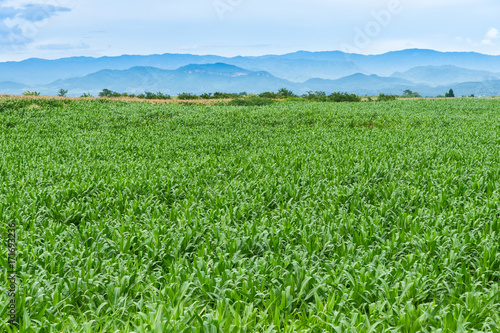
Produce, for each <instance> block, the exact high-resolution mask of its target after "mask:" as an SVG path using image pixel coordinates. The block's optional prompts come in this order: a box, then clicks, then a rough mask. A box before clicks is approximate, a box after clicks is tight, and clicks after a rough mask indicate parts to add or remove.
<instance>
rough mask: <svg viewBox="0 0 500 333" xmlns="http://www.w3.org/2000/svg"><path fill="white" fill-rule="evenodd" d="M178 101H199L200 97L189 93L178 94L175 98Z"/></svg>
mask: <svg viewBox="0 0 500 333" xmlns="http://www.w3.org/2000/svg"><path fill="white" fill-rule="evenodd" d="M177 98H178V99H183V100H186V99H199V98H200V97H199V96H198V95H195V94H190V93H182V94H179V95H178V96H177Z"/></svg>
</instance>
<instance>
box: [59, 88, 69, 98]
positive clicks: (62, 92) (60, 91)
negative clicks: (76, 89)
mask: <svg viewBox="0 0 500 333" xmlns="http://www.w3.org/2000/svg"><path fill="white" fill-rule="evenodd" d="M67 93H68V91H67V90H64V89H59V92H58V93H57V96H59V97H65V96H66V94H67Z"/></svg>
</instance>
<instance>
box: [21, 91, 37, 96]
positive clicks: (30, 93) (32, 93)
mask: <svg viewBox="0 0 500 333" xmlns="http://www.w3.org/2000/svg"><path fill="white" fill-rule="evenodd" d="M23 95H24V96H40V93H39V92H38V91H29V90H26V91H23Z"/></svg>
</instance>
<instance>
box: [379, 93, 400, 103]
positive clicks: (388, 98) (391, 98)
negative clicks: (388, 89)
mask: <svg viewBox="0 0 500 333" xmlns="http://www.w3.org/2000/svg"><path fill="white" fill-rule="evenodd" d="M396 98H397V96H396V95H385V94H380V95H378V97H377V102H390V101H395V100H396Z"/></svg>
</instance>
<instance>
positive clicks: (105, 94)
mask: <svg viewBox="0 0 500 333" xmlns="http://www.w3.org/2000/svg"><path fill="white" fill-rule="evenodd" d="M120 96H121V94H119V93H117V92H115V91H112V90H109V89H103V90H102V91H101V92H100V93H99V97H120Z"/></svg>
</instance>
